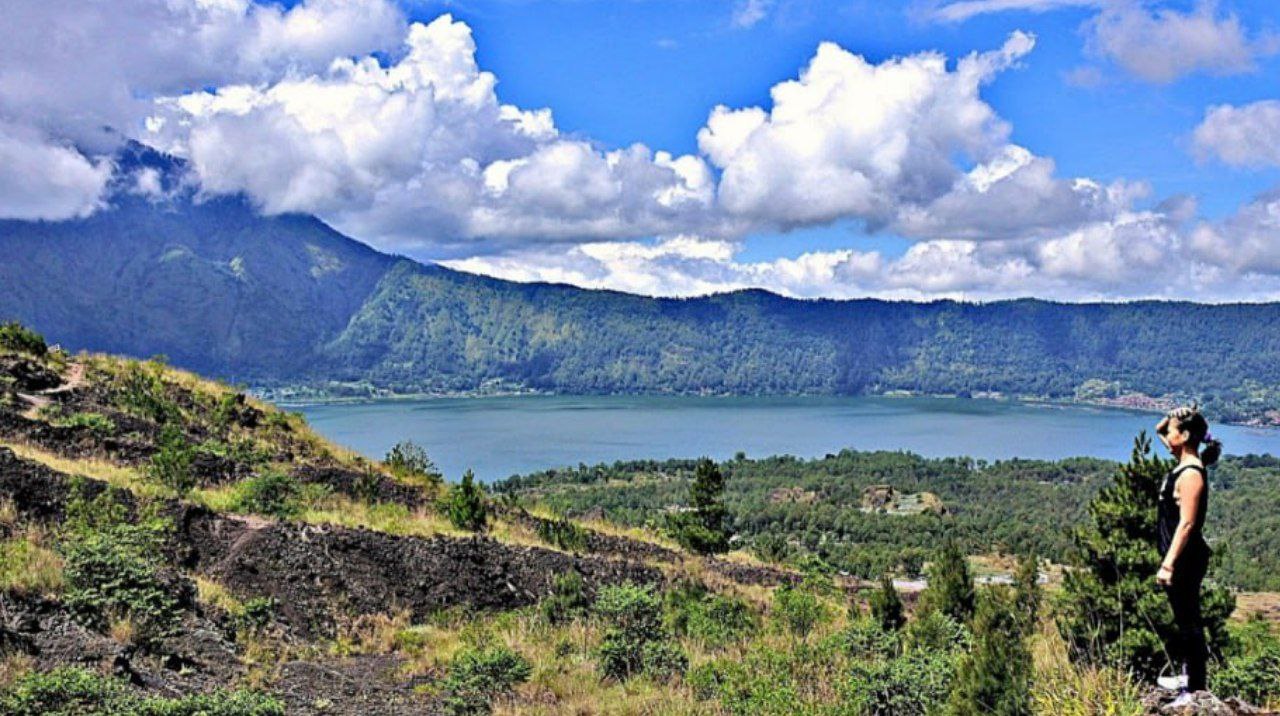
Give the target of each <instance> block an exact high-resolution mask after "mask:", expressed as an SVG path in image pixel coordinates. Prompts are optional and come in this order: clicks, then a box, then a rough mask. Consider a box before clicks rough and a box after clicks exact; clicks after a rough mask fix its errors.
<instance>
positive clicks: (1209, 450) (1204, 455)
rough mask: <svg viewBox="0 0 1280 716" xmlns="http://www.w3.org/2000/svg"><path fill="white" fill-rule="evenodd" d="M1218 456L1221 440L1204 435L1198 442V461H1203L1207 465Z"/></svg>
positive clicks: (1214, 461)
mask: <svg viewBox="0 0 1280 716" xmlns="http://www.w3.org/2000/svg"><path fill="white" fill-rule="evenodd" d="M1220 457H1222V441H1221V440H1217V439H1215V438H1214V437H1213V436H1212V435H1208V436H1205V439H1204V442H1203V443H1200V462H1203V463H1204V466H1205V467H1209V466H1210V465H1212V464H1214V463H1216V462H1217V461H1218V458H1220Z"/></svg>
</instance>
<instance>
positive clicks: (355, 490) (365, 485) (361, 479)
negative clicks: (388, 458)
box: [351, 467, 382, 504]
mask: <svg viewBox="0 0 1280 716" xmlns="http://www.w3.org/2000/svg"><path fill="white" fill-rule="evenodd" d="M381 492H382V475H379V474H378V471H377V470H375V469H373V468H372V467H365V468H364V469H363V470H361V471H359V472H358V473H356V476H355V478H354V479H352V481H351V494H352V495H353V496H354V497H355V498H356V499H357V500H360V501H361V502H363V503H365V504H372V503H374V502H377V501H378V496H379V495H380V494H381Z"/></svg>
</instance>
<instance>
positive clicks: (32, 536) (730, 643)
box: [0, 326, 1280, 716]
mask: <svg viewBox="0 0 1280 716" xmlns="http://www.w3.org/2000/svg"><path fill="white" fill-rule="evenodd" d="M869 587H870V585H867V584H865V583H860V582H857V581H855V580H851V579H848V578H843V577H840V576H839V575H834V576H833V575H831V573H830V572H829V571H828V570H826V569H824V568H823V567H822V566H821V565H819V564H807V565H806V564H796V565H791V566H782V565H777V564H769V563H765V562H762V561H760V560H759V559H757V558H754V557H751V556H749V555H747V554H744V553H736V552H731V553H729V554H727V555H722V556H697V555H693V554H690V553H688V552H685V551H683V550H681V549H680V548H678V547H676V546H675V545H674V544H672V543H670V542H669V541H667V540H666V539H665V538H664V537H662V536H661V535H660V534H658V533H656V532H653V531H647V530H642V529H636V528H632V529H624V528H620V527H617V526H615V525H612V524H609V523H606V522H602V521H599V520H588V521H585V522H581V521H570V520H567V519H564V518H562V517H558V516H557V515H556V514H554V513H551V512H547V511H546V510H545V509H543V508H541V507H540V506H539V505H537V504H532V503H530V504H522V503H520V502H519V501H517V500H513V499H510V498H506V497H504V498H502V499H488V498H485V497H484V496H483V494H482V493H481V492H479V491H475V490H473V489H472V488H471V487H470V486H469V485H468V483H466V482H465V481H464V482H463V483H462V484H456V485H448V484H445V483H444V482H443V481H442V480H441V478H440V476H439V475H438V474H436V473H435V471H434V469H433V468H432V466H431V464H430V461H429V460H427V459H426V458H425V455H423V454H422V453H421V452H420V451H418V450H417V449H416V448H414V447H413V446H411V445H402V446H400V447H399V448H398V449H397V450H396V451H393V453H392V454H391V455H389V456H388V458H387V460H386V461H384V462H374V461H370V460H367V459H364V458H362V457H360V456H357V455H353V454H351V453H349V452H347V451H345V450H342V449H341V448H338V447H336V446H334V445H331V444H329V443H327V442H326V441H324V440H323V439H321V438H319V437H318V436H316V435H315V434H314V433H312V432H311V431H310V430H309V429H308V427H307V426H306V425H305V423H304V422H303V421H302V420H301V418H300V417H298V416H296V415H292V414H289V413H286V412H282V411H280V410H278V409H276V408H274V407H272V406H270V405H267V404H264V403H260V402H258V401H256V400H253V399H251V398H248V397H246V396H245V395H244V394H243V393H241V392H239V391H237V390H236V389H234V388H231V387H228V386H225V385H222V384H218V383H214V382H210V381H207V380H203V379H200V378H198V377H196V376H194V375H192V374H189V373H184V372H181V371H177V370H175V369H172V368H169V367H167V366H165V365H163V364H160V363H156V362H138V361H133V360H125V359H118V358H112V357H108V356H102V355H88V354H83V355H78V356H69V355H67V354H65V353H63V352H61V351H57V350H50V349H49V348H47V346H46V345H45V343H44V341H43V340H42V339H41V338H40V337H39V336H37V335H35V334H33V333H31V332H29V331H26V330H25V329H22V328H20V327H17V326H5V327H3V328H0V713H4V714H17V715H28V714H30V715H34V714H67V715H70V714H76V715H83V714H129V715H134V716H141V715H143V714H146V715H152V714H167V715H172V714H190V715H193V716H194V715H195V714H213V715H216V716H266V715H269V714H281V713H289V714H423V713H443V714H483V713H504V714H516V713H519V714H526V713H532V714H641V713H653V714H748V713H749V714H757V713H764V714H784V713H785V714H790V713H798V712H802V713H813V714H863V713H865V714H888V713H894V714H897V713H923V712H924V711H925V710H932V709H935V708H940V707H941V706H942V705H944V704H946V703H951V702H956V699H960V700H961V702H963V700H964V699H965V698H969V697H967V696H964V694H965V693H967V692H965V691H964V689H963V687H962V686H961V684H963V683H964V680H965V679H966V678H967V677H966V676H964V674H966V673H967V672H966V669H967V668H969V667H966V666H965V664H966V663H968V662H967V661H966V660H968V659H971V658H974V657H972V656H970V654H971V653H972V654H978V653H979V652H978V651H976V650H977V649H979V648H980V647H979V646H978V645H979V644H985V643H987V641H986V640H988V639H990V638H991V637H990V636H989V632H987V631H984V630H985V629H987V628H988V627H985V626H982V625H983V622H982V617H981V616H979V617H975V621H974V622H972V624H973V627H972V629H973V631H971V627H969V626H966V625H965V624H964V623H961V622H959V621H955V620H952V619H950V618H949V617H946V616H944V613H943V612H940V611H937V610H936V608H933V607H931V608H930V609H927V610H917V611H916V614H915V615H914V616H911V617H910V618H909V619H906V618H903V619H902V620H901V621H899V622H894V624H895V626H893V627H888V626H885V624H888V623H889V622H887V621H885V620H886V619H887V617H886V616H885V615H886V614H892V613H893V612H886V611H885V609H887V607H886V606H885V602H884V601H883V600H884V592H883V590H881V591H880V592H868V589H869ZM868 596H870V597H871V599H870V604H871V605H872V606H871V607H870V612H868V601H867V598H868ZM926 596H927V594H926ZM893 600H894V601H896V602H897V603H899V604H900V605H901V604H905V608H906V610H907V612H910V611H911V610H912V605H913V604H915V602H916V595H915V594H914V593H911V592H910V591H907V592H904V593H902V594H900V595H899V594H897V593H896V592H894V597H893ZM877 605H878V606H877ZM1031 623H1035V622H1034V621H1033V622H1031ZM1044 626H1045V628H1044V629H1040V630H1033V633H1031V634H1030V635H1029V636H1027V637H1026V639H1027V641H1026V642H1025V644H1024V645H1023V646H1022V647H1020V648H1026V649H1028V650H1029V651H1027V661H1026V662H1025V663H1026V664H1028V665H1030V664H1032V663H1034V667H1035V672H1034V673H1035V681H1034V684H1033V685H1031V686H1028V687H1026V688H1025V689H1024V690H1023V691H1022V692H1021V693H1022V694H1023V696H1022V698H1024V699H1025V703H1026V704H1027V708H1028V709H1033V710H1034V712H1035V713H1097V712H1102V711H1105V712H1107V713H1118V714H1135V715H1136V714H1143V713H1163V711H1161V709H1162V708H1163V707H1162V704H1164V703H1165V702H1167V701H1168V700H1169V699H1168V695H1167V694H1161V693H1160V692H1156V691H1152V692H1150V693H1146V694H1144V693H1143V690H1142V689H1140V688H1139V687H1138V686H1137V685H1135V684H1133V683H1132V682H1130V681H1129V680H1127V678H1126V677H1125V676H1124V675H1123V674H1121V673H1119V672H1116V671H1110V670H1101V671H1098V670H1085V669H1082V668H1079V667H1077V666H1075V665H1074V664H1073V663H1072V662H1071V661H1070V660H1069V659H1068V658H1067V656H1066V652H1065V650H1064V649H1065V647H1064V645H1063V643H1062V641H1061V640H1060V639H1059V638H1058V637H1056V635H1055V633H1054V632H1053V631H1052V629H1051V628H1049V627H1048V626H1047V624H1046V625H1044ZM1250 629H1253V630H1254V631H1252V632H1249V631H1245V632H1242V634H1244V635H1246V636H1249V635H1250V634H1251V635H1252V636H1251V637H1250V638H1257V639H1262V641H1261V642H1259V643H1263V644H1270V643H1272V642H1270V641H1267V639H1272V638H1273V637H1267V636H1265V634H1264V633H1262V632H1258V631H1257V627H1256V626H1254V627H1250ZM975 640H976V641H975ZM1019 643H1021V642H1019ZM1277 644H1280V642H1277ZM971 650H975V651H971ZM1249 663H1250V664H1254V665H1256V664H1263V667H1262V668H1268V667H1266V666H1265V663H1266V662H1256V663H1255V662H1249ZM1028 668H1030V667H1029V666H1028ZM1270 683H1271V682H1269V681H1267V680H1266V678H1265V677H1264V678H1262V679H1261V680H1258V679H1254V680H1253V681H1248V682H1246V683H1244V685H1242V686H1239V687H1237V688H1241V689H1253V691H1251V692H1250V693H1257V694H1261V695H1262V696H1263V697H1264V698H1276V697H1278V696H1280V680H1277V683H1276V684H1275V685H1273V686H1275V689H1274V690H1273V691H1268V690H1267V689H1270V688H1271V686H1269V684H1270ZM1260 684H1261V686H1259V685H1260ZM1260 688H1261V690H1259V689H1260ZM956 694H961V695H960V696H956ZM1204 703H1206V704H1209V703H1212V704H1213V707H1214V708H1219V709H1222V710H1221V713H1228V714H1231V713H1256V711H1251V710H1249V708H1250V707H1247V706H1245V705H1243V704H1242V703H1239V702H1218V701H1212V702H1211V701H1210V700H1208V697H1205V701H1204ZM1064 707H1067V708H1066V710H1065V711H1064V710H1063V708H1064ZM1099 709H1100V710H1099ZM1215 713H1216V712H1215Z"/></svg>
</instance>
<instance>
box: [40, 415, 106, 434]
mask: <svg viewBox="0 0 1280 716" xmlns="http://www.w3.org/2000/svg"><path fill="white" fill-rule="evenodd" d="M51 422H52V423H53V424H54V425H56V426H58V427H60V428H88V429H89V430H90V431H92V432H94V433H96V434H98V435H110V434H112V433H114V432H115V431H116V423H115V421H114V420H112V419H111V418H108V417H107V416H105V415H103V414H102V413H85V412H81V413H72V414H70V415H67V416H63V417H58V418H54V419H53V420H52V421H51Z"/></svg>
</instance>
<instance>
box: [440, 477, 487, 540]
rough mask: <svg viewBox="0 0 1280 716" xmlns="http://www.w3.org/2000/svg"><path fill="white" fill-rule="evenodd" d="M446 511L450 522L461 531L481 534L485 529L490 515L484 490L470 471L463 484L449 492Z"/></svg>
mask: <svg viewBox="0 0 1280 716" xmlns="http://www.w3.org/2000/svg"><path fill="white" fill-rule="evenodd" d="M445 511H446V512H447V513H448V515H449V522H451V523H453V526H454V527H457V528H458V529H460V530H468V531H470V532H479V531H481V530H483V529H484V528H485V523H486V522H487V521H488V519H489V514H488V509H487V507H486V506H485V501H484V490H483V489H482V488H481V487H480V486H479V485H477V484H476V476H475V475H474V474H472V472H471V471H470V470H467V471H466V473H464V474H463V475H462V482H460V483H458V484H457V485H454V486H453V488H452V489H450V490H449V498H448V500H447V503H446V505H445Z"/></svg>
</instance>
